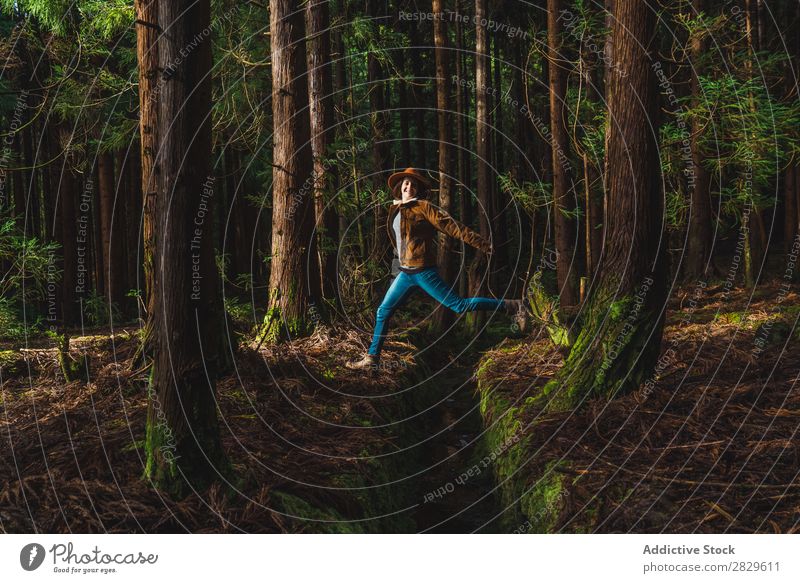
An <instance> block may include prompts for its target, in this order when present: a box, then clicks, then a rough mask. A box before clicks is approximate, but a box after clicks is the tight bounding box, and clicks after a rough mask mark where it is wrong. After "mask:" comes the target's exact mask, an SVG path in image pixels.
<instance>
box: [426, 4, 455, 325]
mask: <svg viewBox="0 0 800 583" xmlns="http://www.w3.org/2000/svg"><path fill="white" fill-rule="evenodd" d="M431 6H432V10H433V13H434V14H444V1H443V0H432V3H431ZM433 42H434V46H435V59H436V113H437V116H436V117H437V120H438V124H439V207H440V208H441V209H442V210H443V211H444V212H446V213H447V214H449V215H452V214H453V169H452V168H451V167H450V157H451V150H452V148H451V147H450V140H451V137H450V127H451V126H452V124H453V122H452V115H451V114H450V107H451V104H450V91H449V89H450V54H451V53H450V46H449V44H450V43H449V42H448V41H447V29H446V28H445V23H444V22H443V19H441V18H436V19H435V20H434V21H433ZM440 235H441V236H440V237H439V257H438V261H437V262H438V264H439V270H440V275H441V277H442V279H444V281H446V282H447V283H448V284H451V285H455V282H454V276H455V271H456V270H455V269H454V268H455V265H454V264H453V240H452V238H450V237H448V236H446V235H444V234H440ZM452 322H453V312H452V311H451V310H450V309H448V308H445V307H444V306H442V305H440V306H438V307H437V308H436V311H435V312H434V317H433V327H434V329H437V330H444V329H445V328H447V327H449V326H450V325H451V324H452Z"/></svg>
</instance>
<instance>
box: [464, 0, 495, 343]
mask: <svg viewBox="0 0 800 583" xmlns="http://www.w3.org/2000/svg"><path fill="white" fill-rule="evenodd" d="M485 20H486V0H475V20H474V22H475V110H476V111H475V145H476V153H477V156H476V157H477V160H476V163H477V189H478V202H479V205H480V208H479V209H477V212H478V215H479V217H480V223H479V224H480V234H481V235H482V236H483V237H484V238H486V239H487V240H491V239H492V233H491V228H490V225H489V213H491V208H492V206H491V199H490V196H491V195H490V189H491V184H490V183H489V164H490V160H491V155H490V153H489V145H490V142H489V140H490V138H489V108H488V103H487V98H486V88H487V86H488V81H489V78H488V76H489V66H488V62H487V61H488V45H487V43H486V28H485V26H482V25H481V22H485ZM475 255H476V260H477V261H476V263H475V264H473V265H471V266H470V273H469V291H470V294H471V295H473V296H480V295H486V292H487V285H486V279H487V277H488V275H489V273H490V266H489V265H488V261H487V257H486V255H485V254H484V253H483V252H482V251H477V250H476V252H475ZM481 263H483V264H485V265H486V269H487V271H486V273H485V274H484V273H481V271H482V270H481V269H479V268H478V267H479V265H480V264H481ZM484 321H485V314H484V313H483V312H469V313H468V314H467V322H468V324H469V327H470V329H471V330H473V331H475V330H478V329H479V328H480V327H481V325H482V323H483V322H484Z"/></svg>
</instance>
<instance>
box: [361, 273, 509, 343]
mask: <svg viewBox="0 0 800 583" xmlns="http://www.w3.org/2000/svg"><path fill="white" fill-rule="evenodd" d="M416 286H418V287H421V288H422V289H423V290H424V291H425V293H427V294H428V295H429V296H431V297H432V298H433V299H434V300H436V301H437V302H439V303H440V304H442V305H444V306H446V307H448V308H450V309H451V310H453V311H454V312H456V313H458V314H462V313H464V312H473V311H475V310H496V309H498V308H502V307H503V306H504V304H505V302H504V301H503V300H495V299H492V298H462V297H461V296H459V295H458V294H457V293H455V292H454V291H453V289H452V288H451V287H450V286H449V285H447V283H445V282H444V280H443V279H442V278H441V277H439V274H438V273H437V271H436V268H435V267H429V268H428V269H424V270H423V271H420V272H417V273H405V272H404V271H401V272H400V273H399V274H398V275H397V277H395V278H394V281H392V285H390V286H389V289H388V290H387V291H386V295H385V296H384V297H383V301H382V302H381V305H380V306H379V307H378V313H377V316H376V318H375V332H374V333H373V335H372V344H370V347H369V351H368V352H369V354H372V355H375V356H377V355H379V354H380V352H381V347H382V346H383V341H384V340H385V338H386V328H387V326H388V323H389V318H390V317H391V316H392V314H393V313H394V311H395V310H396V309H397V308H398V307H400V306H401V305H402V304H403V302H405V300H406V298H408V294H409V293H410V292H411V290H412V289H414V287H416Z"/></svg>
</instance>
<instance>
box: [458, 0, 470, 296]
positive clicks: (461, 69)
mask: <svg viewBox="0 0 800 583" xmlns="http://www.w3.org/2000/svg"><path fill="white" fill-rule="evenodd" d="M461 8H462V7H461V2H460V0H456V9H457V12H458V14H459V16H460V17H459V18H458V19H456V43H457V44H456V51H455V62H456V81H457V82H456V83H455V90H456V110H457V116H456V117H457V123H456V139H457V142H458V149H457V160H458V162H457V163H458V205H459V208H458V210H459V218H460V219H461V222H462V223H464V224H465V225H471V223H472V201H471V200H470V199H471V193H470V186H469V185H470V182H471V181H470V171H469V156H468V155H467V152H469V151H470V147H469V130H468V120H467V117H468V116H469V94H468V93H467V90H466V81H467V80H466V75H467V57H466V51H464V25H463V23H462V18H463V17H465V16H466V11H464V12H462V10H461ZM468 255H469V249H467V248H466V247H464V254H463V255H462V256H461V257H462V263H461V268H460V270H459V274H460V277H459V278H458V290H459V294H460V295H461V296H466V295H467V294H468V293H469V281H468V277H467V269H466V265H467V264H468V262H467V257H468Z"/></svg>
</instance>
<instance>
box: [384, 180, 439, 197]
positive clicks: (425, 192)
mask: <svg viewBox="0 0 800 583" xmlns="http://www.w3.org/2000/svg"><path fill="white" fill-rule="evenodd" d="M406 178H408V179H409V180H413V181H414V184H415V185H416V187H417V193H416V194H415V195H414V197H415V198H424V199H426V200H427V199H429V198H430V194H431V190H430V188H428V187H427V186H426V185H425V184H423V183H422V181H420V180H417V179H416V178H414V177H413V176H404V177H403V178H402V179H401V180H398V181H397V184H395V185H394V188H393V189H392V196H393V197H394V198H395V199H398V200H399V199H401V198H403V192H402V191H401V190H400V189H401V188H403V181H404V180H405V179H406Z"/></svg>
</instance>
